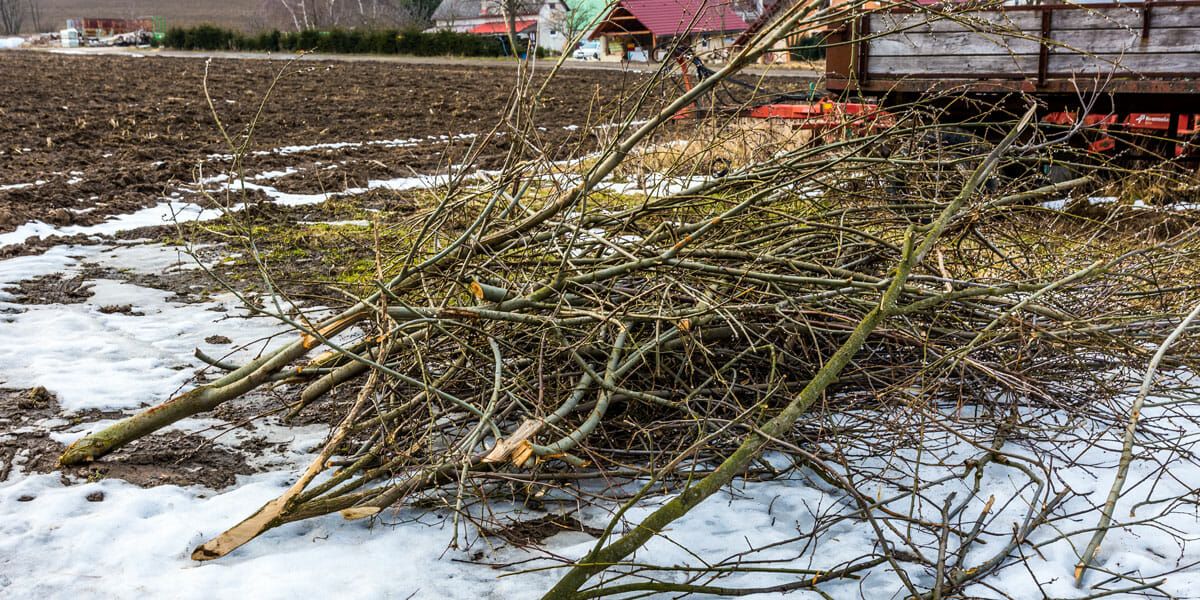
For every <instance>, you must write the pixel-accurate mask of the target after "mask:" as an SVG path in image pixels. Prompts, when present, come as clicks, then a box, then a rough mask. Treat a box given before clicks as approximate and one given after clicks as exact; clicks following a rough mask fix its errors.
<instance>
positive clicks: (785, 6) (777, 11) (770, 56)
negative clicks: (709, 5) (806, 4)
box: [733, 0, 880, 64]
mask: <svg viewBox="0 0 1200 600" xmlns="http://www.w3.org/2000/svg"><path fill="white" fill-rule="evenodd" d="M801 1H802V0H765V2H764V6H763V7H762V11H761V12H760V14H759V17H758V18H757V19H755V20H754V21H752V22H751V23H750V26H749V27H748V28H747V29H746V31H744V32H742V35H740V36H738V38H737V40H735V41H734V42H733V45H734V46H735V47H738V48H741V47H743V46H746V45H747V44H749V43H750V41H751V40H753V39H754V38H755V36H757V35H758V34H759V33H761V32H762V31H763V30H764V29H767V28H768V27H770V26H771V24H773V23H774V22H775V21H776V20H778V19H779V18H780V17H782V16H783V15H784V14H786V13H787V12H788V11H789V10H790V9H791V8H792V7H794V6H796V5H797V4H801ZM809 1H819V2H821V3H822V5H824V6H826V7H828V8H830V9H832V8H833V7H836V6H838V5H841V4H845V3H847V2H848V1H849V0H809ZM879 4H880V3H879V2H866V3H865V4H863V5H861V6H860V8H861V9H862V10H870V9H873V8H877V7H878V6H879ZM837 27H838V25H837V24H836V23H830V24H827V25H824V26H822V27H818V28H816V29H812V30H805V31H796V32H793V33H792V34H790V35H788V36H787V37H786V38H784V39H782V40H780V41H778V42H776V43H775V45H774V46H773V47H772V51H771V52H767V53H764V54H763V56H762V57H761V58H760V59H759V62H762V63H765V64H772V63H785V62H791V61H792V52H791V51H789V50H788V48H795V47H796V46H799V45H801V44H802V43H803V42H806V41H807V42H810V43H811V37H812V36H814V35H824V34H825V33H827V32H828V31H831V30H833V29H836V28H837Z"/></svg>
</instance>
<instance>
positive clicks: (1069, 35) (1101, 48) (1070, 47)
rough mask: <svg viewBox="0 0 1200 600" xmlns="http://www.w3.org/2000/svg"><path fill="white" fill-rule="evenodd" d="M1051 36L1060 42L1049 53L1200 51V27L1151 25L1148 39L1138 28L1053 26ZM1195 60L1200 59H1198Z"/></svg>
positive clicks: (1056, 41)
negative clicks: (1062, 28) (1079, 28)
mask: <svg viewBox="0 0 1200 600" xmlns="http://www.w3.org/2000/svg"><path fill="white" fill-rule="evenodd" d="M1156 18H1157V16H1156ZM1050 37H1051V39H1053V40H1054V42H1055V43H1056V44H1060V45H1061V46H1058V47H1055V48H1053V49H1052V50H1051V52H1052V53H1053V52H1059V53H1066V52H1071V51H1077V52H1078V51H1083V52H1088V53H1092V54H1095V53H1098V52H1107V53H1119V52H1126V53H1147V52H1149V53H1155V52H1183V53H1197V52H1200V27H1188V28H1174V29H1159V28H1157V27H1151V28H1150V36H1149V37H1147V38H1142V32H1141V30H1140V29H1137V30H1130V29H1106V30H1098V31H1058V30H1057V28H1055V30H1054V31H1053V32H1051V35H1050ZM1063 46H1065V48H1064V47H1063ZM1197 60H1200V58H1198V59H1197Z"/></svg>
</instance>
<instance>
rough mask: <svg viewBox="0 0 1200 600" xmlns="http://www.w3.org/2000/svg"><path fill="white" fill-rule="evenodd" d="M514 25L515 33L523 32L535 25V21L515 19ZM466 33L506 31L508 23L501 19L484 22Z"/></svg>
mask: <svg viewBox="0 0 1200 600" xmlns="http://www.w3.org/2000/svg"><path fill="white" fill-rule="evenodd" d="M514 25H515V26H516V29H517V33H525V31H527V30H529V29H532V28H533V27H535V26H537V21H517V22H516V23H514ZM467 33H478V34H502V33H508V23H505V22H503V21H501V22H499V23H484V24H483V25H478V26H476V27H475V28H474V29H472V30H470V31H468V32H467Z"/></svg>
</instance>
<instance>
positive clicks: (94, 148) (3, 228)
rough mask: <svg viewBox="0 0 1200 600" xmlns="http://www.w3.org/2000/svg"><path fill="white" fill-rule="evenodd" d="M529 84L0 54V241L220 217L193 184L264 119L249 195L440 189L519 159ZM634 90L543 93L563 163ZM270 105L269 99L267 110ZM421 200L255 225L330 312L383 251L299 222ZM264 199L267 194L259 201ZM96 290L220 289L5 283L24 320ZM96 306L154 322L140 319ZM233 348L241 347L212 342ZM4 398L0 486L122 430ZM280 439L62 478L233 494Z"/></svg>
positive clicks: (275, 213)
mask: <svg viewBox="0 0 1200 600" xmlns="http://www.w3.org/2000/svg"><path fill="white" fill-rule="evenodd" d="M281 69H282V71H283V76H282V77H280V72H281ZM206 71H207V88H208V91H207V93H208V96H207V97H206V93H205V82H206ZM515 77H516V71H515V70H514V69H513V68H511V67H509V66H505V65H501V64H497V65H495V66H493V67H488V68H481V67H479V66H455V65H413V64H390V63H370V62H363V63H328V64H323V63H312V62H308V61H306V62H304V63H302V64H295V65H291V66H287V67H284V66H283V65H281V64H280V63H278V62H275V61H261V60H213V61H211V62H206V61H205V60H203V59H188V58H165V57H134V56H79V55H65V54H48V53H39V52H4V53H0V234H5V233H9V232H13V231H14V230H16V229H17V228H18V227H20V226H22V225H24V224H27V223H30V222H34V221H40V222H43V223H48V224H50V225H54V226H56V227H60V228H61V227H67V226H86V225H94V224H97V223H103V222H106V221H109V220H111V219H113V218H114V217H118V216H120V215H127V214H130V213H134V212H136V211H138V210H139V209H143V208H147V207H152V206H155V205H156V204H159V203H161V202H163V200H164V198H170V199H172V200H178V201H182V202H192V203H197V204H201V205H209V206H211V205H212V199H210V198H205V197H204V196H203V195H202V194H201V193H200V192H201V190H202V189H211V186H207V187H205V186H202V185H198V183H197V182H199V181H200V180H201V179H202V178H206V177H211V176H213V175H216V174H219V173H221V172H223V171H226V170H228V169H229V167H230V165H231V160H230V154H231V150H230V147H229V145H228V143H227V142H226V141H225V139H224V137H223V134H222V132H221V129H220V128H219V127H218V125H217V119H218V118H219V119H220V122H221V124H222V125H223V126H224V128H225V131H226V133H228V134H229V135H230V136H233V137H234V138H235V139H240V138H239V137H238V136H239V135H240V134H241V133H242V132H244V131H245V130H246V127H247V126H248V125H250V124H251V123H253V124H254V131H253V137H252V138H251V140H250V143H249V145H248V146H247V147H246V148H245V150H246V153H245V155H244V159H243V168H244V174H245V176H246V177H247V179H249V180H254V179H253V178H255V177H257V176H259V175H263V174H266V175H265V178H264V179H261V180H258V181H261V182H262V183H264V184H268V185H270V186H272V187H274V188H275V189H277V190H279V191H280V192H287V193H295V194H316V193H324V192H336V191H341V190H345V189H349V188H356V187H360V188H361V187H365V186H366V185H367V182H368V181H369V180H386V179H394V178H399V177H410V176H413V175H430V174H437V173H441V172H445V170H446V169H447V167H448V166H449V165H459V164H464V163H467V162H470V163H471V164H472V165H473V168H480V169H491V168H495V167H497V166H499V165H500V164H501V163H502V162H503V161H504V160H505V157H506V156H507V155H508V153H509V150H510V146H511V142H510V139H511V138H512V137H514V136H511V135H508V134H507V133H506V132H505V131H504V129H503V127H498V125H499V124H501V123H502V122H503V120H504V117H505V111H504V107H505V106H506V105H507V104H508V101H509V98H510V94H511V90H512V89H513V85H514V83H515ZM635 77H641V75H638V74H623V73H621V72H615V71H569V72H565V73H563V74H561V75H560V76H559V78H558V79H557V80H556V81H554V82H552V83H551V84H550V85H549V86H548V87H547V88H546V91H545V93H544V94H543V96H542V99H543V103H542V105H541V106H540V107H539V111H540V114H539V117H538V122H539V125H540V127H539V128H538V129H536V130H535V131H533V132H531V133H532V135H533V136H534V138H535V139H536V145H538V146H540V147H542V148H543V149H545V150H546V152H548V153H549V155H550V158H558V157H560V156H561V157H567V156H571V155H577V154H578V153H579V152H580V151H581V150H582V151H586V149H587V148H588V147H589V144H590V145H592V146H594V145H595V144H596V143H597V142H598V140H597V139H596V137H595V136H594V135H593V134H589V133H587V132H588V131H589V130H590V126H592V125H596V124H599V123H602V122H604V121H606V120H607V117H608V116H609V115H610V114H611V111H612V109H613V108H614V105H613V102H614V99H615V98H617V97H618V95H619V92H620V91H621V90H623V89H625V88H627V87H630V86H632V85H634V84H635V83H636V81H635V80H634V79H633V78H635ZM272 85H274V89H273V90H272V89H271V88H272ZM268 91H270V98H269V100H268V101H267V102H266V104H265V105H263V100H264V97H266V95H267V93H268ZM207 98H211V100H212V107H213V108H210V106H209V102H208V99H207ZM260 107H261V113H260V112H259V111H260ZM214 108H215V112H216V115H217V116H216V117H214V115H213V112H214V110H213V109H214ZM485 140H486V143H484V142H485ZM314 146H315V147H314ZM281 172H283V173H281ZM414 196H415V194H412V193H396V192H392V191H390V190H386V189H372V190H370V191H368V192H366V193H358V194H354V195H350V196H346V197H339V198H336V199H333V200H331V201H328V202H324V203H319V204H309V205H305V206H298V207H290V208H289V207H283V206H278V205H274V204H270V203H266V202H263V203H260V204H259V205H257V206H255V207H252V208H251V209H250V210H247V211H245V212H243V213H241V217H240V218H241V219H242V220H243V222H244V223H245V224H247V225H248V226H252V227H257V228H261V229H264V230H267V231H270V232H274V237H271V236H267V237H266V238H265V239H262V240H260V244H261V250H262V251H263V260H264V261H265V262H268V263H270V265H269V266H272V267H276V268H278V273H279V279H278V281H277V283H278V284H279V285H281V286H283V287H285V288H286V289H287V290H288V291H289V292H290V293H293V294H295V295H296V296H297V297H299V298H300V299H301V300H307V301H309V302H314V303H320V302H323V301H329V300H330V298H328V297H322V294H328V293H329V292H328V290H327V289H325V288H324V287H323V285H318V284H316V283H314V282H317V281H318V280H320V281H328V280H339V279H341V280H345V281H350V282H351V283H348V284H347V287H346V289H347V290H348V291H350V292H353V290H354V288H353V285H352V279H353V278H352V277H351V276H352V275H353V273H352V272H350V273H348V272H347V271H351V270H352V269H354V268H359V269H362V268H364V266H363V265H364V264H366V265H367V266H366V267H365V268H369V261H368V262H367V263H364V260H367V259H369V258H370V257H371V252H372V249H371V248H370V247H369V244H368V243H366V242H365V241H364V239H363V238H364V235H365V234H364V233H363V231H356V230H354V229H353V228H345V227H341V228H339V227H336V226H334V227H329V226H324V225H319V226H314V227H312V228H311V231H308V230H305V231H303V232H301V233H296V234H295V235H291V234H290V233H291V230H290V225H291V224H293V223H296V222H302V223H311V222H318V223H320V222H330V221H343V220H365V219H369V218H374V219H377V220H378V219H379V218H381V217H380V216H379V215H385V216H386V215H393V216H394V215H401V216H402V215H404V214H405V213H406V212H411V211H412V210H413V209H414V208H415V207H416V205H417V203H418V202H419V201H420V199H419V198H415V197H414ZM249 199H250V200H265V199H266V198H265V196H264V195H263V194H262V192H258V191H251V198H249ZM222 227H223V225H221V224H220V223H216V224H214V225H213V226H212V227H211V228H209V227H195V228H191V229H189V230H187V231H186V232H181V231H179V230H176V229H175V228H174V227H173V226H170V225H165V224H164V225H162V226H150V227H141V228H137V229H133V230H130V231H124V232H118V233H116V234H114V235H113V236H112V237H107V236H94V235H90V234H88V235H84V234H74V235H70V234H66V235H52V236H49V237H45V238H43V239H38V238H36V237H34V238H28V239H24V240H19V241H17V242H16V243H8V244H0V246H3V247H0V259H4V258H9V257H13V256H18V255H25V254H36V253H40V252H43V251H45V250H46V249H47V248H49V247H52V246H54V245H58V244H64V243H88V244H95V243H111V242H115V241H117V240H124V241H128V240H143V239H149V240H157V241H160V242H167V243H174V242H177V241H179V239H178V238H179V236H180V235H184V234H186V235H187V236H188V237H189V239H190V241H194V242H199V243H203V244H207V245H208V246H207V247H206V249H205V252H207V253H208V256H206V257H205V260H214V257H215V256H217V255H220V254H222V253H224V254H236V253H237V252H239V251H241V249H240V248H237V247H235V246H233V245H231V244H229V243H227V242H226V240H225V238H226V237H227V236H226V234H227V233H228V230H225V229H222ZM297 231H300V230H299V229H297ZM364 231H365V230H364ZM281 232H282V233H281ZM331 247H333V248H337V252H332V251H330V248H331ZM214 262H218V263H219V264H217V265H216V267H215V268H216V271H217V273H218V274H219V275H221V276H222V277H224V278H226V284H227V285H232V286H233V287H236V288H238V289H239V290H240V291H243V292H247V293H250V292H252V291H253V290H254V286H255V285H256V284H255V282H256V281H261V278H260V277H258V276H257V275H258V273H257V272H256V270H255V269H254V268H253V267H252V266H247V264H246V262H245V261H241V262H239V261H236V260H235V261H230V262H225V263H220V261H219V260H214ZM354 265H357V267H355V266H354ZM96 279H119V280H124V281H129V282H131V283H135V284H137V285H140V286H144V287H152V288H157V289H163V290H168V291H172V292H174V293H175V296H174V297H172V298H171V300H172V301H175V302H196V301H202V300H205V299H206V298H207V297H208V296H209V295H210V294H212V293H215V292H217V291H219V290H220V289H221V288H222V284H219V283H217V282H215V281H213V280H212V279H211V278H210V277H209V276H207V275H206V274H204V273H202V272H199V271H177V272H172V273H163V274H157V275H146V274H134V273H126V272H120V271H115V270H111V269H101V268H94V269H90V270H85V271H84V272H83V273H82V274H78V275H71V276H64V275H61V274H50V275H44V276H40V277H36V278H32V279H29V280H26V281H21V282H17V283H15V284H11V285H6V286H4V288H5V289H4V291H5V292H7V293H8V294H10V295H11V296H12V298H11V299H10V300H9V301H10V302H11V303H12V304H13V305H15V308H13V309H12V310H17V311H19V310H21V308H20V307H21V306H22V305H53V304H62V305H66V304H75V303H80V302H85V301H87V300H88V298H89V297H91V296H92V292H91V291H90V289H89V288H90V287H91V283H90V282H91V281H93V280H96ZM341 300H343V301H344V297H343V298H341ZM100 310H101V311H102V312H105V311H108V312H119V313H123V314H126V315H131V316H137V315H140V314H141V313H140V312H139V307H138V306H136V305H134V304H113V305H112V306H104V307H101V308H100ZM197 342H199V340H197ZM218 342H232V340H210V341H209V342H208V343H218ZM7 388H9V386H6V385H5V384H4V382H3V381H0V479H3V478H5V477H7V476H8V474H9V472H11V470H12V469H13V468H18V469H21V470H27V471H28V470H32V471H38V472H50V471H54V470H56V469H58V466H57V464H56V462H57V457H58V455H59V454H60V453H61V452H62V450H63V449H64V448H63V446H62V444H61V443H60V442H58V441H55V440H54V439H53V438H52V434H55V433H56V432H57V433H62V432H65V431H67V430H68V429H70V428H72V427H78V426H79V425H80V424H81V423H88V422H93V421H102V420H111V419H116V418H120V417H122V416H123V415H122V414H121V413H119V412H118V413H104V412H100V411H84V412H82V413H66V412H64V411H63V410H62V409H61V408H60V407H59V405H58V403H57V401H56V399H55V397H54V395H53V394H51V393H49V392H47V391H46V390H45V389H43V388H34V389H7ZM347 398H348V392H345V391H343V390H340V389H339V390H335V392H334V393H333V394H331V395H330V396H329V397H328V398H326V399H324V400H323V401H322V402H320V403H318V404H317V405H315V406H313V407H311V408H309V409H308V410H306V411H305V412H304V413H301V414H300V416H299V417H297V419H296V422H298V423H301V424H305V423H311V424H320V423H323V422H328V419H331V418H332V417H331V415H333V414H336V412H337V411H336V410H334V408H335V405H336V404H337V403H339V402H344V401H347ZM291 400H292V399H291V398H288V397H287V396H286V395H285V394H277V395H274V396H270V397H260V398H251V399H248V400H246V401H244V402H242V401H239V402H235V403H229V404H228V405H226V406H222V407H221V409H220V410H219V411H217V414H214V415H211V416H215V417H217V418H220V419H223V420H225V421H226V422H228V423H233V424H238V425H239V426H244V427H250V428H253V427H254V426H255V425H254V423H255V422H256V420H257V419H260V418H262V415H264V414H267V413H271V412H272V411H275V412H278V411H280V410H282V407H285V406H286V404H287V403H288V402H289V401H291ZM58 437H59V439H60V440H61V439H62V438H63V436H62V435H59V436H58ZM256 444H257V445H256ZM264 444H265V442H257V443H256V442H254V441H253V440H250V441H247V442H243V443H240V444H229V443H223V442H222V443H213V442H211V441H208V440H207V439H206V438H205V437H202V436H198V435H184V434H181V433H179V432H172V431H167V432H163V433H160V434H158V435H155V436H151V437H148V438H146V439H143V440H139V441H138V442H136V443H134V444H131V445H129V446H128V447H126V448H123V449H122V450H121V451H119V452H117V453H115V454H114V455H112V456H108V457H105V458H104V459H102V460H100V461H97V462H96V463H92V464H89V465H85V466H83V467H78V468H72V469H69V470H65V471H64V472H63V478H64V481H86V480H89V479H96V478H105V477H119V478H122V479H125V480H127V481H130V482H132V483H135V484H137V485H146V486H148V485H160V484H167V483H169V484H180V485H184V484H202V485H205V486H208V487H211V488H221V487H225V486H228V485H231V484H232V483H234V481H235V477H236V475H239V474H246V473H250V472H252V471H253V469H254V467H252V466H250V464H249V462H248V459H252V458H253V457H255V456H261V455H262V454H263V453H264V452H269V451H270V448H269V447H266V446H265V445H264ZM250 462H255V463H256V464H261V462H262V461H250ZM97 500H102V498H99V499H97Z"/></svg>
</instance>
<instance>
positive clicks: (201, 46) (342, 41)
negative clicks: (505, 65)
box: [161, 25, 512, 56]
mask: <svg viewBox="0 0 1200 600" xmlns="http://www.w3.org/2000/svg"><path fill="white" fill-rule="evenodd" d="M161 44H162V45H163V46H164V47H167V48H178V49H180V50H239V51H246V52H296V51H303V50H316V51H318V52H329V53H335V54H406V55H411V56H508V55H511V54H512V52H511V51H509V50H508V48H507V46H508V44H507V41H506V40H503V39H501V38H499V37H495V36H481V35H471V34H467V33H455V32H452V31H437V32H433V33H425V32H423V31H421V30H419V29H382V30H363V29H349V30H346V29H331V30H329V31H317V30H311V29H310V30H306V31H300V32H295V33H293V32H283V31H278V30H276V31H264V32H262V33H259V34H257V35H248V34H245V33H241V32H238V31H234V30H231V29H223V28H220V27H214V26H212V25H200V26H198V27H190V28H181V27H175V28H172V29H169V30H167V32H166V34H165V35H164V36H163V38H162V42H161Z"/></svg>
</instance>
